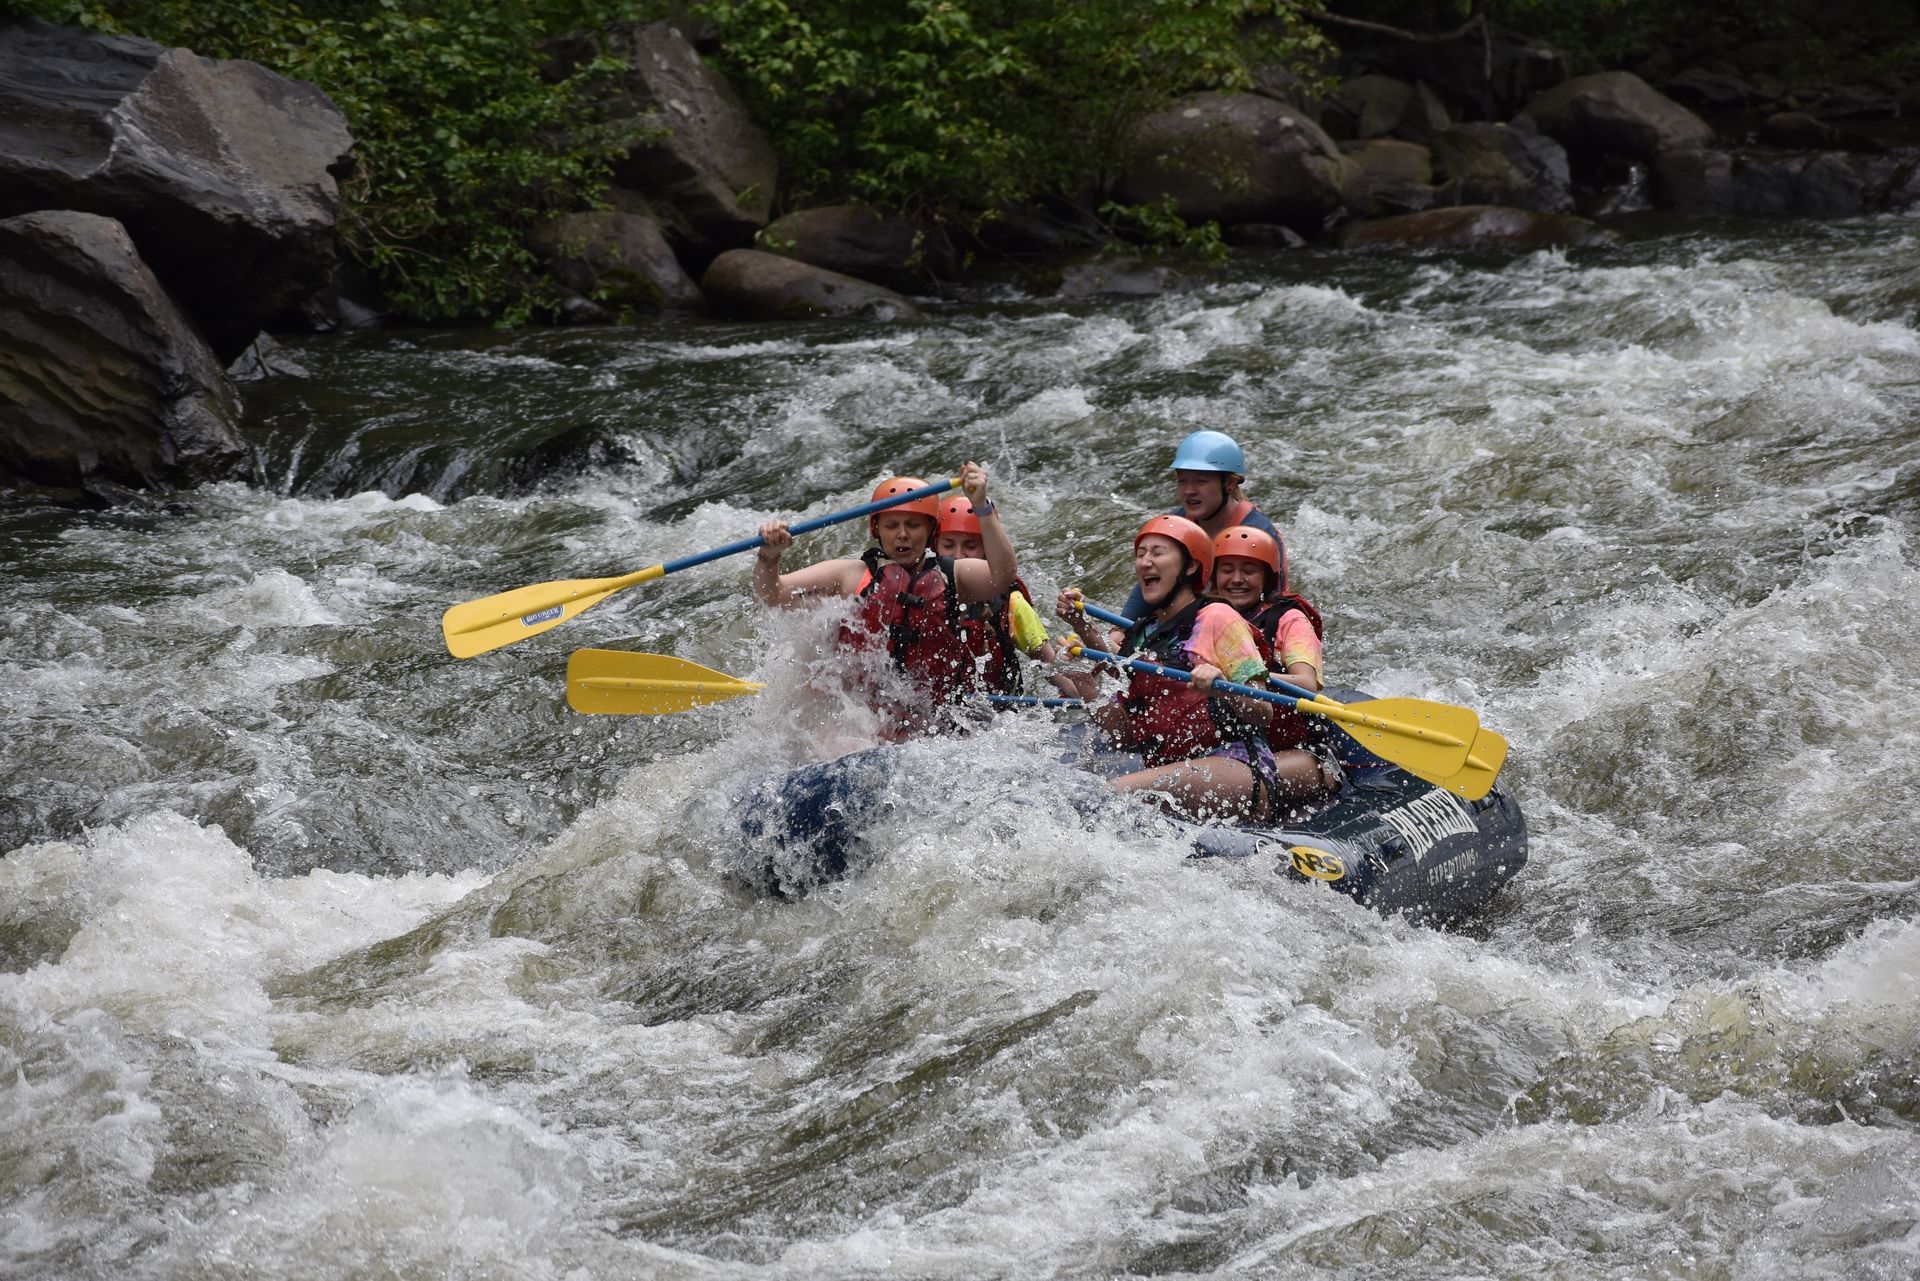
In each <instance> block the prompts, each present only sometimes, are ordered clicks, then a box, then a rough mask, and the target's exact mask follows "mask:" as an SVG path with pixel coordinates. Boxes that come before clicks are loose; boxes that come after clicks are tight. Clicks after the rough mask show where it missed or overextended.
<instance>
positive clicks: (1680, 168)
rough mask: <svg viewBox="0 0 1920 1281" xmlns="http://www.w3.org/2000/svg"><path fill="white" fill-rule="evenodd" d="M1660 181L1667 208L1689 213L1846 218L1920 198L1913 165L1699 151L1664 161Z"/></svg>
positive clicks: (1905, 160)
mask: <svg viewBox="0 0 1920 1281" xmlns="http://www.w3.org/2000/svg"><path fill="white" fill-rule="evenodd" d="M1655 173H1656V174H1657V175H1658V177H1659V179H1660V182H1661V185H1662V186H1663V188H1664V189H1665V192H1666V195H1667V200H1668V203H1670V204H1671V205H1672V206H1673V207H1674V208H1676V209H1680V210H1683V211H1685V212H1688V213H1713V214H1735V215H1740V216H1743V217H1751V218H1791V217H1803V218H1847V217H1853V216H1855V215H1858V214H1865V213H1877V212H1882V211H1892V210H1899V209H1906V208H1909V207H1911V206H1912V205H1913V204H1914V202H1915V200H1916V198H1920V166H1916V164H1915V162H1914V161H1913V159H1912V158H1910V157H1898V156H1871V155H1854V154H1850V153H1847V152H1841V151H1816V152H1811V153H1798V154H1781V153H1778V152H1727V151H1710V150H1707V149H1706V148H1698V147H1697V148H1694V149H1692V150H1689V151H1673V152H1668V153H1667V154H1665V155H1663V156H1661V157H1660V159H1659V161H1658V163H1657V164H1656V165H1655Z"/></svg>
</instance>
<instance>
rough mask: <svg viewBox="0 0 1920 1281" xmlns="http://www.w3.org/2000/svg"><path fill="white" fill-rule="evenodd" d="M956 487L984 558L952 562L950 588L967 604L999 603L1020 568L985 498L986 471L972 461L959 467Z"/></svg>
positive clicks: (1011, 586)
mask: <svg viewBox="0 0 1920 1281" xmlns="http://www.w3.org/2000/svg"><path fill="white" fill-rule="evenodd" d="M960 488H961V489H963V490H965V491H966V495H967V499H968V500H969V501H970V502H972V504H973V514H974V515H975V516H978V517H979V518H980V542H981V544H982V546H984V547H985V549H986V553H987V558H986V559H985V560H962V561H955V562H954V566H953V574H954V578H955V579H956V580H958V581H956V582H955V583H954V586H955V587H956V588H957V589H958V590H959V593H960V599H961V600H962V601H965V602H967V603H969V604H972V603H975V602H978V601H987V600H999V599H1000V598H1001V597H1002V596H1005V595H1006V594H1007V593H1008V592H1009V591H1012V590H1013V582H1014V578H1015V577H1016V576H1017V575H1018V574H1019V572H1020V566H1019V563H1018V562H1017V560H1016V559H1015V557H1014V553H1013V540H1012V539H1011V538H1009V537H1007V527H1006V526H1005V525H1003V524H1001V523H1000V513H999V512H997V511H995V510H994V506H993V503H992V502H991V501H989V500H988V498H987V469H986V468H984V467H982V466H981V465H980V464H979V463H975V462H969V463H966V464H965V465H963V466H962V467H961V468H960Z"/></svg>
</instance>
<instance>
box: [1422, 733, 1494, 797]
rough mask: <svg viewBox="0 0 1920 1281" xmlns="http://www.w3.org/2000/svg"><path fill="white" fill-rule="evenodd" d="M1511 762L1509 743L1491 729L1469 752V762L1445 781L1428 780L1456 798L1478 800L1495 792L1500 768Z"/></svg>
mask: <svg viewBox="0 0 1920 1281" xmlns="http://www.w3.org/2000/svg"><path fill="white" fill-rule="evenodd" d="M1506 763H1507V740H1506V739H1505V738H1503V737H1501V736H1500V735H1499V734H1496V733H1495V732H1494V731H1492V730H1490V729H1482V730H1481V731H1480V732H1479V733H1478V734H1477V735H1475V736H1474V739H1473V745H1472V746H1471V747H1469V748H1468V749H1467V763H1466V764H1465V765H1463V766H1461V767H1460V768H1459V769H1458V770H1457V771H1455V772H1454V773H1452V774H1449V775H1448V776H1447V777H1445V778H1434V779H1428V780H1427V781H1428V782H1430V783H1432V784H1433V785H1434V786H1436V787H1441V788H1445V789H1446V790H1447V791H1449V792H1452V793H1453V794H1454V795H1455V796H1458V797H1462V798H1463V799H1465V800H1469V801H1477V800H1479V799H1480V798H1481V797H1482V796H1485V795H1486V794H1487V793H1488V792H1491V791H1492V790H1493V782H1494V780H1495V779H1497V778H1499V777H1500V767H1501V766H1502V765H1505V764H1506Z"/></svg>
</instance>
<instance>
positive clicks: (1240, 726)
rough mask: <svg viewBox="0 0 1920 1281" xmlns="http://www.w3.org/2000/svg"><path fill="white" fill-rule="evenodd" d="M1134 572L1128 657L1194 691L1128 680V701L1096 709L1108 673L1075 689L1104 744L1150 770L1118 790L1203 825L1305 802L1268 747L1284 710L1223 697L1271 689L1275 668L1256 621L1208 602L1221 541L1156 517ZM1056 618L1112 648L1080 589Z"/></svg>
mask: <svg viewBox="0 0 1920 1281" xmlns="http://www.w3.org/2000/svg"><path fill="white" fill-rule="evenodd" d="M1133 569H1134V576H1135V578H1136V579H1137V580H1138V581H1139V584H1140V594H1141V598H1142V600H1143V602H1144V609H1143V612H1142V614H1141V616H1140V617H1138V618H1137V619H1136V620H1135V622H1134V624H1133V626H1132V628H1130V629H1129V630H1128V632H1127V635H1126V639H1125V640H1124V641H1123V642H1122V643H1121V648H1120V652H1121V653H1122V654H1127V655H1133V654H1138V655H1139V656H1140V657H1142V658H1145V659H1148V660H1149V661H1152V662H1155V663H1159V664H1161V665H1162V666H1165V667H1171V668H1176V669H1179V670H1181V671H1186V672H1190V673H1192V679H1191V680H1180V679H1177V678H1174V677H1170V676H1158V675H1152V674H1148V673H1144V672H1138V671H1132V670H1131V669H1129V674H1128V681H1127V687H1126V689H1125V690H1124V691H1123V692H1121V693H1120V694H1117V695H1115V697H1114V698H1113V699H1112V700H1111V701H1109V702H1105V703H1098V704H1096V703H1094V699H1095V698H1096V697H1097V696H1098V694H1099V673H1098V672H1097V671H1096V672H1088V673H1081V674H1078V675H1076V676H1075V677H1074V681H1075V684H1076V685H1077V687H1078V692H1079V694H1080V697H1082V698H1084V699H1086V700H1087V701H1088V703H1089V705H1090V706H1091V707H1092V709H1093V710H1092V716H1093V720H1094V723H1095V724H1096V725H1098V726H1099V728H1100V730H1101V731H1102V733H1103V734H1104V735H1105V736H1106V737H1107V738H1108V739H1109V740H1110V741H1111V742H1113V744H1114V745H1116V746H1118V747H1121V748H1125V749H1128V750H1131V751H1136V752H1139V753H1140V755H1141V758H1142V759H1143V760H1144V761H1145V763H1146V768H1145V769H1140V770H1135V771H1134V772H1133V773H1131V774H1127V775H1124V776H1123V777H1121V778H1118V779H1115V780H1114V786H1115V787H1117V788H1119V789H1120V790H1121V791H1124V792H1148V793H1152V794H1154V795H1156V796H1157V797H1158V798H1160V800H1161V802H1162V803H1163V804H1165V805H1166V806H1167V807H1168V808H1169V809H1171V810H1174V811H1175V812H1177V813H1181V814H1185V815H1188V816H1189V817H1193V818H1200V819H1211V818H1221V817H1230V818H1235V819H1241V820H1248V821H1260V820H1263V819H1266V818H1268V817H1270V816H1271V815H1272V813H1273V810H1274V803H1275V799H1276V797H1278V796H1281V795H1293V794H1295V791H1294V789H1292V788H1291V787H1288V788H1284V789H1283V787H1282V784H1281V781H1280V780H1279V779H1278V778H1277V777H1276V776H1275V773H1274V759H1273V751H1272V749H1271V748H1269V747H1268V745H1267V738H1266V735H1267V725H1268V722H1269V720H1270V718H1271V714H1272V710H1273V705H1272V704H1270V703H1266V702H1263V701H1261V700H1259V699H1252V698H1247V697H1245V696H1242V695H1221V694H1214V693H1213V692H1212V686H1213V682H1214V681H1216V680H1220V679H1222V678H1224V679H1226V680H1230V681H1235V682H1238V683H1241V684H1247V685H1265V684H1266V679H1267V663H1266V659H1265V657H1264V656H1263V654H1262V653H1261V649H1260V644H1259V642H1258V641H1257V640H1256V639H1255V638H1254V634H1253V629H1252V628H1251V627H1249V626H1248V625H1247V622H1246V620H1245V619H1243V618H1241V617H1240V614H1239V612H1238V611H1236V610H1235V609H1234V608H1233V606H1231V605H1228V604H1226V603H1224V602H1222V601H1216V600H1209V599H1207V598H1205V597H1204V596H1202V595H1201V593H1202V591H1203V590H1204V589H1205V587H1206V584H1207V580H1208V577H1209V575H1210V574H1211V573H1212V571H1213V540H1212V539H1211V538H1209V537H1208V536H1207V534H1206V531H1205V530H1203V529H1201V528H1200V527H1199V526H1198V525H1196V524H1194V523H1193V522H1192V521H1190V520H1188V519H1186V518H1185V517H1184V516H1155V517H1154V518H1153V519H1151V520H1149V521H1148V522H1147V523H1146V524H1145V525H1143V526H1141V528H1140V532H1139V533H1138V534H1137V535H1136V536H1135V537H1134V540H1133ZM1056 609H1057V611H1058V613H1059V614H1060V616H1061V617H1062V618H1064V619H1066V620H1067V621H1068V622H1069V623H1071V624H1072V625H1073V626H1074V628H1075V630H1077V631H1078V632H1079V633H1080V635H1081V637H1082V638H1083V640H1085V641H1086V642H1087V644H1088V645H1089V647H1090V648H1094V649H1099V648H1103V646H1101V645H1100V643H1099V641H1098V640H1097V639H1096V638H1097V637H1098V636H1099V634H1100V633H1099V631H1098V630H1097V629H1096V628H1095V627H1094V625H1093V624H1092V623H1091V622H1090V621H1089V620H1088V618H1087V616H1086V613H1085V612H1084V610H1083V608H1082V606H1081V597H1080V593H1079V590H1078V589H1077V588H1068V589H1066V590H1065V591H1063V592H1061V593H1060V599H1059V602H1058V604H1057V606H1056Z"/></svg>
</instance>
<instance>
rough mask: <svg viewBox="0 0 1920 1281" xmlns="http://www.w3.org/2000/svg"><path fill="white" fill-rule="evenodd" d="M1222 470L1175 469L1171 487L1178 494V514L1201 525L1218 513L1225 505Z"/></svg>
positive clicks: (1225, 479) (1225, 489) (1224, 475)
mask: <svg viewBox="0 0 1920 1281" xmlns="http://www.w3.org/2000/svg"><path fill="white" fill-rule="evenodd" d="M1232 479H1233V477H1231V476H1229V475H1228V474H1227V473H1226V472H1223V471H1177V472H1175V473H1173V487H1174V490H1175V491H1176V492H1177V493H1178V494H1179V495H1180V514H1181V515H1183V516H1185V517H1186V518H1187V519H1188V520H1190V521H1192V522H1193V523H1194V524H1196V525H1203V524H1205V523H1206V522H1207V521H1209V520H1212V519H1213V518H1214V517H1215V516H1217V515H1219V514H1220V509H1221V508H1223V507H1225V506H1226V505H1227V482H1228V481H1230V480H1232Z"/></svg>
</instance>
